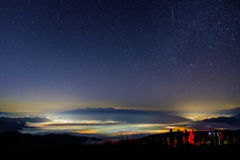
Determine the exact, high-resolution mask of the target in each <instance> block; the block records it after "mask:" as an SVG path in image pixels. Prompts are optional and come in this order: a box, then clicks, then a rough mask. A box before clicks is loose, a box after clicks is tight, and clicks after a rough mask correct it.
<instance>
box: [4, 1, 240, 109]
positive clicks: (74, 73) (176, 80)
mask: <svg viewBox="0 0 240 160" xmlns="http://www.w3.org/2000/svg"><path fill="white" fill-rule="evenodd" d="M0 28H1V29H0V35H1V36H0V102H1V105H0V110H3V111H26V110H27V109H26V108H24V107H25V106H27V104H28V103H31V108H32V111H33V112H34V110H35V109H36V107H35V106H41V105H39V104H40V103H42V102H44V103H45V102H46V103H51V104H53V103H54V104H55V103H61V102H62V103H64V107H65V109H66V110H68V109H69V108H70V109H74V108H85V107H89V106H90V107H103V108H104V107H116V108H135V109H146V110H148V109H154V110H167V109H173V110H187V111H189V110H192V111H198V110H201V109H202V110H206V109H209V110H211V109H212V110H218V109H223V108H233V107H238V106H240V100H239V97H240V72H239V71H240V63H239V62H240V3H239V2H238V1H237V0H235V1H232V0H221V1H220V0H201V1H188V0H177V1H167V0H165V1H160V0H151V1H147V0H138V1H132V0H118V1H116V0H111V1H109V0H108V1H107V0H91V1H90V0H81V1H80V0H79V1H77V0H72V1H67V0H61V1H60V0H59V1H55V0H50V1H49V0H34V1H29V0H21V1H15V0H3V1H1V2H0ZM13 103H14V105H13ZM80 103H84V104H82V105H80ZM18 104H19V105H18ZM20 104H21V105H20ZM73 104H74V105H73ZM78 104H79V105H78ZM88 104H89V105H88ZM107 104H108V105H107ZM105 105H106V106H105ZM34 107H35V108H34ZM64 107H59V108H58V107H57V104H56V105H54V107H52V108H51V107H46V106H42V110H45V109H60V108H61V109H64ZM1 108H2V109H1ZM10 108H11V109H10ZM40 108H41V107H40ZM28 109H29V108H28ZM36 110H38V111H39V110H40V109H39V107H37V109H36Z"/></svg>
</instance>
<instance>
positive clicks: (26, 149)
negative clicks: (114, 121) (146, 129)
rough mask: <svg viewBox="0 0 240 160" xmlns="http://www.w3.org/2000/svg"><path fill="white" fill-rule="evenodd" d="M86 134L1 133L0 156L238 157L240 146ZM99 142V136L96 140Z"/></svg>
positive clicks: (109, 157) (71, 157)
mask: <svg viewBox="0 0 240 160" xmlns="http://www.w3.org/2000/svg"><path fill="white" fill-rule="evenodd" d="M86 140H87V138H86V137H75V136H63V135H54V134H52V135H47V136H32V135H29V134H27V135H25V134H24V135H23V134H20V133H18V132H4V133H0V157H1V159H19V158H20V159H56V160H57V159H122V160H124V159H184V160H185V159H191V160H192V159H193V160H194V159H196V160H200V159H202V160H204V159H210V160H213V159H217V160H227V159H233V158H234V159H239V158H240V156H239V155H240V154H239V153H240V146H239V145H237V144H236V145H224V146H216V145H215V146H211V145H199V146H197V147H194V146H192V145H182V146H180V147H168V146H165V145H162V144H158V143H148V144H145V145H144V144H143V143H142V142H139V141H138V140H128V141H123V140H122V141H120V142H118V143H112V142H111V141H108V142H105V143H103V144H101V145H100V144H99V145H97V144H95V145H84V144H83V143H82V142H84V141H86ZM95 140H96V141H97V139H95Z"/></svg>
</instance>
